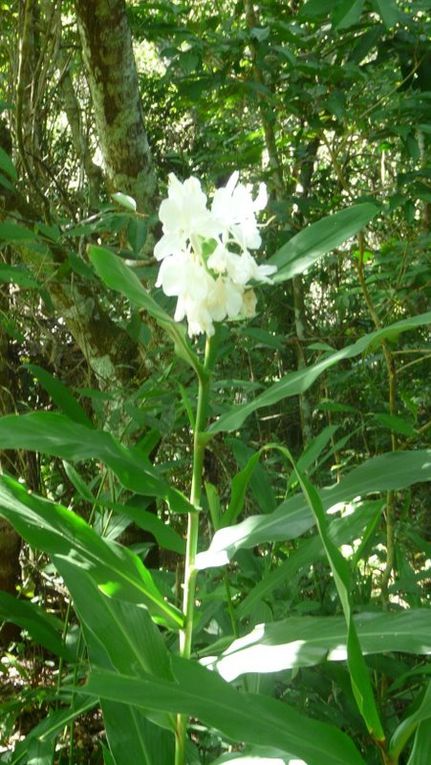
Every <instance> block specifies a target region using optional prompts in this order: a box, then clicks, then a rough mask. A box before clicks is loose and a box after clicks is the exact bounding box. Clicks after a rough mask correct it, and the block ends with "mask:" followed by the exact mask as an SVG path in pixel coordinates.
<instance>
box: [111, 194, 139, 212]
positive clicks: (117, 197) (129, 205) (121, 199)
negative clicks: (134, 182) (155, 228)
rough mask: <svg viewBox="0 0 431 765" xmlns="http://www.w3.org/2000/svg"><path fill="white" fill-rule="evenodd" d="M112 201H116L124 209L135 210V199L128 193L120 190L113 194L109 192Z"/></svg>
mask: <svg viewBox="0 0 431 765" xmlns="http://www.w3.org/2000/svg"><path fill="white" fill-rule="evenodd" d="M111 196H112V199H113V200H114V202H117V203H118V204H119V205H121V207H125V208H126V210H131V211H132V212H136V201H135V200H134V199H133V197H130V196H129V195H128V194H123V192H122V191H116V192H115V194H111Z"/></svg>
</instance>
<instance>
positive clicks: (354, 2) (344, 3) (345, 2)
mask: <svg viewBox="0 0 431 765" xmlns="http://www.w3.org/2000/svg"><path fill="white" fill-rule="evenodd" d="M363 7H364V0H341V2H338V4H337V5H336V6H335V8H334V10H333V11H332V24H333V26H334V29H347V28H348V27H351V26H353V24H357V23H358V21H360V18H361V14H362V9H363Z"/></svg>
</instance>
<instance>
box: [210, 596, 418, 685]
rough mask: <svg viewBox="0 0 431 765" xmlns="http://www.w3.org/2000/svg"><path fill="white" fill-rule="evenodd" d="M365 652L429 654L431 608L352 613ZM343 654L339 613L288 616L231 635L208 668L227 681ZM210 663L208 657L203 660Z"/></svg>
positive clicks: (343, 632) (342, 623)
mask: <svg viewBox="0 0 431 765" xmlns="http://www.w3.org/2000/svg"><path fill="white" fill-rule="evenodd" d="M354 624H355V627H356V630H357V633H358V637H359V641H360V644H361V649H362V652H363V653H364V654H375V653H385V652H389V651H402V652H404V653H412V654H419V655H420V654H425V655H429V654H431V611H430V610H429V609H426V608H421V609H415V610H411V611H410V610H409V611H401V612H398V613H375V612H372V613H361V614H358V615H356V616H355V617H354ZM346 659H347V632H346V623H345V620H344V619H343V618H342V617H339V616H324V617H318V616H292V617H289V618H288V619H284V620H283V621H280V622H272V623H270V624H258V625H257V626H256V627H255V628H254V629H253V630H252V631H251V632H249V633H248V634H247V635H244V636H243V637H241V638H239V639H238V640H235V641H234V642H233V643H231V645H230V646H229V648H227V649H226V650H225V651H223V653H222V655H221V656H220V657H219V658H217V659H215V660H214V661H212V662H211V668H215V669H217V671H218V672H219V674H220V675H221V676H222V677H223V678H224V679H225V680H227V681H228V682H231V681H232V680H235V678H237V677H239V676H240V675H243V674H245V673H246V672H259V673H261V672H262V673H265V672H279V671H281V670H284V669H294V668H297V667H312V666H314V665H315V664H318V663H319V662H321V661H324V660H326V661H345V660H346ZM205 664H206V666H208V660H205Z"/></svg>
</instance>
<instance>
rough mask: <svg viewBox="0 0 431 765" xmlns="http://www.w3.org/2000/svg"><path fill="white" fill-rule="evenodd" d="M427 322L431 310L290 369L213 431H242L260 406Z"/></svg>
mask: <svg viewBox="0 0 431 765" xmlns="http://www.w3.org/2000/svg"><path fill="white" fill-rule="evenodd" d="M427 324H431V312H428V313H423V314H419V315H418V316H414V317H412V318H411V319H403V320H402V321H398V322H396V323H395V324H391V325H390V326H389V327H385V328H384V329H379V330H377V331H376V332H371V333H370V334H368V335H364V336H363V337H361V338H360V339H359V340H357V341H356V343H354V344H353V345H348V346H346V348H342V349H341V350H340V351H337V352H336V353H333V354H331V355H330V356H326V357H325V358H324V359H322V360H321V361H318V362H317V363H316V364H313V366H311V367H306V368H304V369H299V370H298V371H296V372H289V373H288V374H287V375H285V376H284V377H282V378H281V380H279V381H278V382H276V383H274V385H271V387H270V388H268V389H267V390H266V391H264V392H263V393H261V394H259V395H258V396H256V398H255V399H253V400H252V401H249V402H248V403H246V404H241V405H240V406H234V407H232V408H231V409H230V410H229V411H228V412H226V414H223V415H222V416H221V417H219V419H218V420H216V422H214V423H213V424H212V425H210V427H209V428H208V431H209V432H210V433H221V432H223V431H231V430H238V429H239V428H240V427H241V425H242V424H243V422H244V421H245V420H246V419H247V417H248V416H249V415H250V414H252V413H253V412H255V411H257V410H258V409H262V408H264V407H266V406H272V405H273V404H276V403H278V402H279V401H281V400H282V399H284V398H288V397H290V396H297V395H299V394H300V393H304V391H306V390H307V389H308V388H309V387H310V386H311V385H312V384H313V383H314V382H315V380H317V379H318V377H320V375H321V374H322V373H323V372H325V371H326V370H327V369H329V368H330V367H332V366H334V365H335V364H338V362H339V361H342V360H344V359H351V358H354V357H355V356H360V355H361V354H362V353H364V352H365V351H366V350H368V349H369V348H372V347H376V344H377V345H378V344H379V343H380V342H381V341H382V340H384V339H387V338H391V339H394V338H395V337H397V336H398V335H399V334H400V333H402V332H408V331H409V330H411V329H416V328H417V327H420V326H423V325H427Z"/></svg>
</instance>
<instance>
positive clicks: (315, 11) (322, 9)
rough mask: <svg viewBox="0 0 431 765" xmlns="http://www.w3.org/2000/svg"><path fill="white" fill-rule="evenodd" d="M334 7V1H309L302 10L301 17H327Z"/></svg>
mask: <svg viewBox="0 0 431 765" xmlns="http://www.w3.org/2000/svg"><path fill="white" fill-rule="evenodd" d="M333 7H334V0H307V2H306V3H305V4H304V7H303V8H302V9H301V11H300V12H301V15H302V16H304V17H310V18H312V17H313V16H318V17H319V16H325V15H326V14H327V13H329V11H332V9H333Z"/></svg>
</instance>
